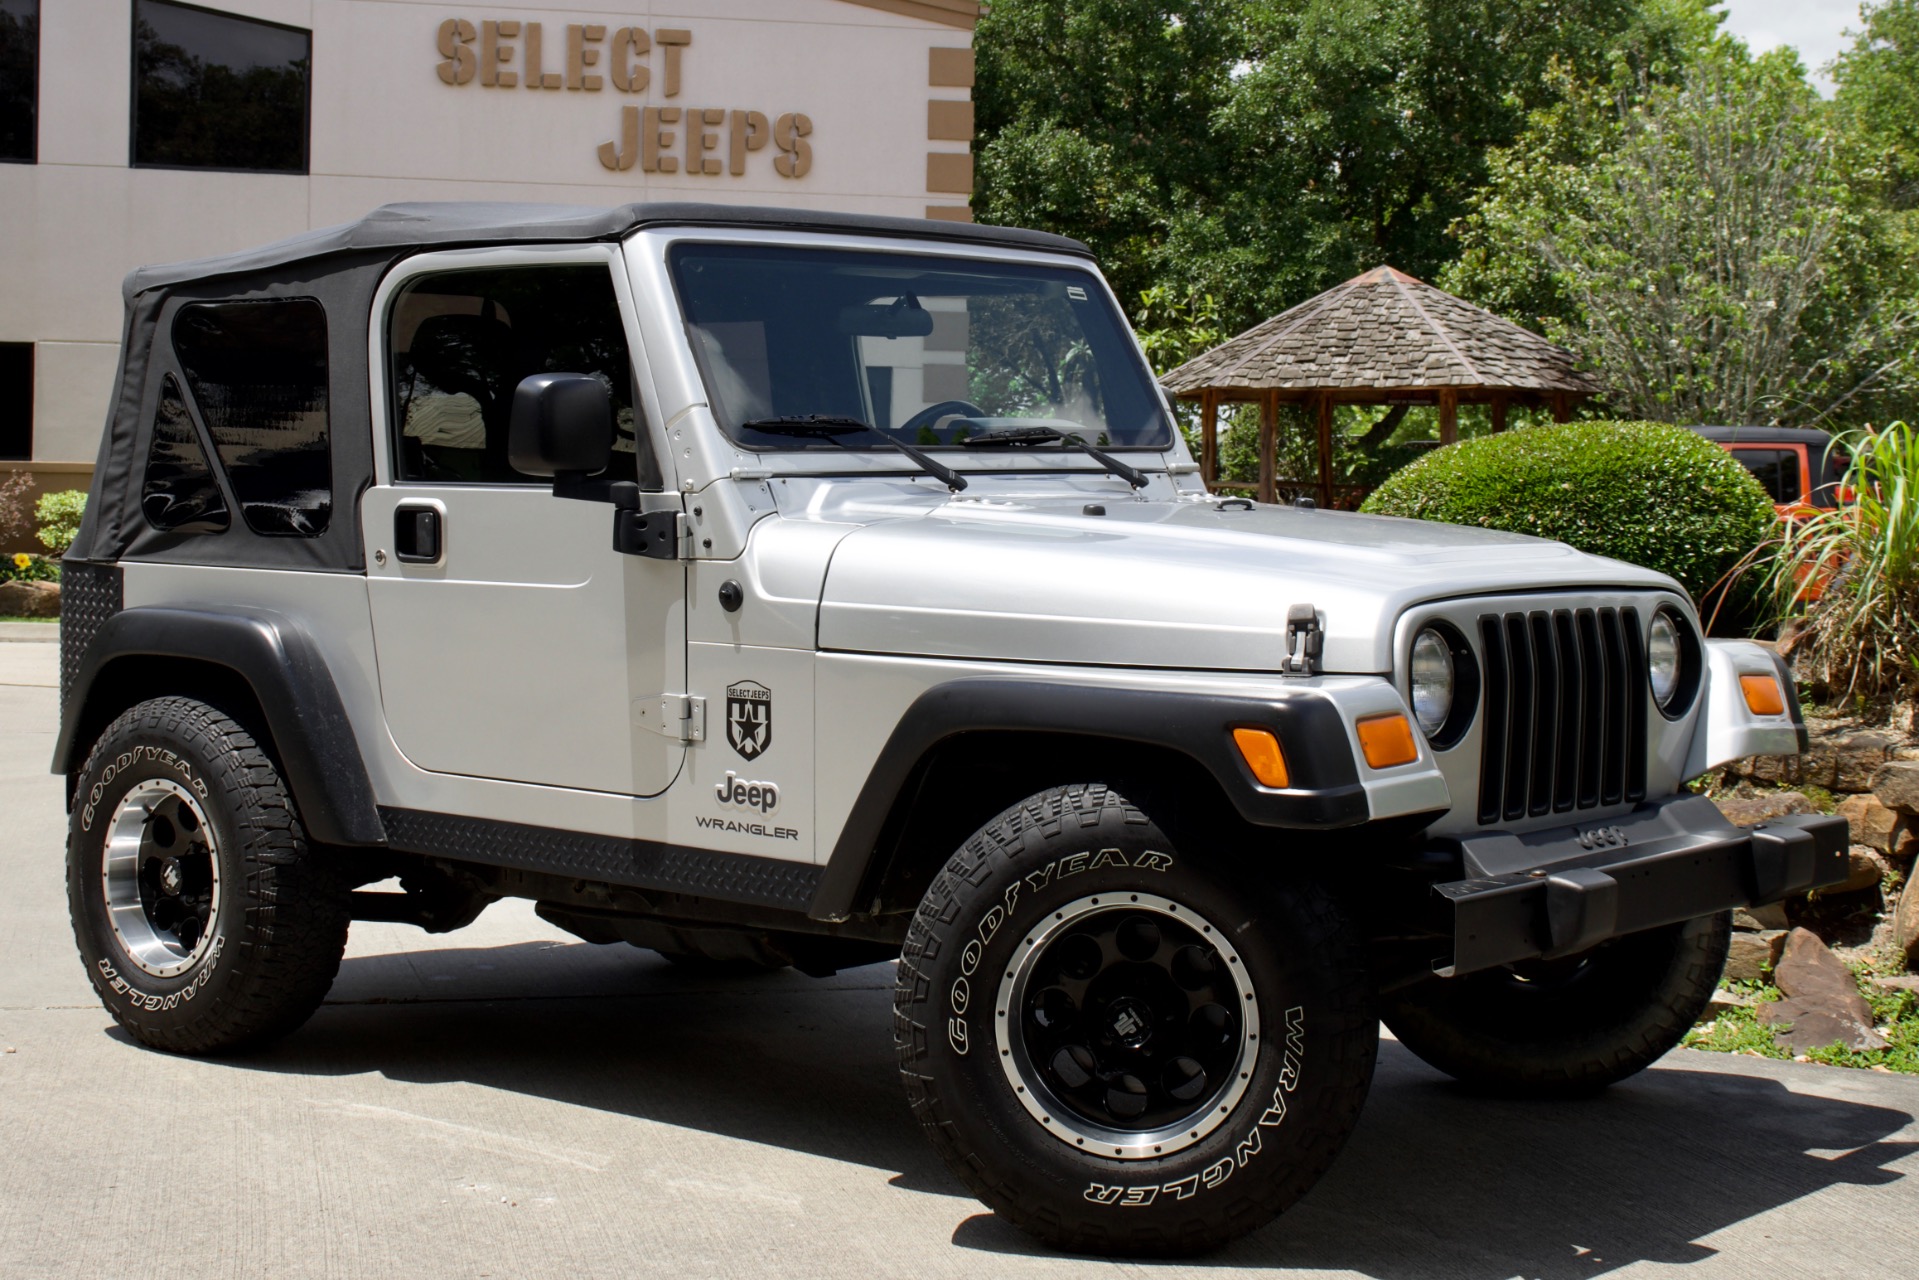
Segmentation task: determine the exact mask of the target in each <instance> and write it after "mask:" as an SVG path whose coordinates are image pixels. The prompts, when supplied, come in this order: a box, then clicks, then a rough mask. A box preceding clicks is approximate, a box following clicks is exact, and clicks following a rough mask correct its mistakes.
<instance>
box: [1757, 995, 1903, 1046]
mask: <svg viewBox="0 0 1919 1280" xmlns="http://www.w3.org/2000/svg"><path fill="white" fill-rule="evenodd" d="M1860 1003H1862V1004H1863V1003H1865V1002H1864V1001H1863V1000H1862V1001H1860ZM1758 1018H1759V1021H1761V1022H1763V1023H1766V1024H1768V1025H1769V1026H1771V1027H1772V1038H1773V1039H1775V1040H1777V1041H1778V1042H1779V1043H1780V1044H1782V1045H1784V1046H1785V1047H1786V1048H1788V1049H1791V1050H1792V1051H1793V1052H1795V1053H1806V1052H1809V1051H1811V1050H1813V1049H1823V1048H1825V1047H1826V1046H1827V1045H1832V1044H1836V1045H1838V1046H1839V1047H1840V1048H1842V1049H1850V1050H1852V1051H1853V1052H1854V1053H1870V1052H1871V1051H1873V1050H1874V1049H1886V1048H1890V1047H1891V1041H1889V1040H1887V1039H1886V1038H1885V1037H1884V1036H1882V1035H1880V1034H1879V1033H1878V1032H1877V1031H1875V1030H1873V1028H1872V1019H1871V1015H1870V1014H1868V1015H1867V1018H1866V1020H1865V1021H1864V1022H1861V1021H1860V1020H1858V1019H1857V1018H1854V1017H1851V1016H1850V1015H1848V1014H1846V1013H1842V1012H1840V1011H1839V1010H1836V1009H1834V1008H1831V1007H1829V1006H1826V1005H1822V1004H1820V1003H1818V1002H1817V1001H1813V1000H1805V999H1800V998H1798V997H1789V998H1787V999H1785V1000H1781V1001H1778V1002H1777V1003H1775V1004H1762V1005H1760V1006H1759V1014H1758Z"/></svg>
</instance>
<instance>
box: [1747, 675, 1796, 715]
mask: <svg viewBox="0 0 1919 1280" xmlns="http://www.w3.org/2000/svg"><path fill="white" fill-rule="evenodd" d="M1739 692H1741V693H1743V694H1745V695H1746V710H1748V711H1750V712H1752V713H1753V714H1754V715H1756V716H1776V715H1778V714H1779V713H1780V712H1782V711H1784V710H1785V709H1786V702H1785V699H1783V698H1781V697H1780V696H1779V681H1778V679H1777V678H1775V677H1773V676H1740V677H1739Z"/></svg>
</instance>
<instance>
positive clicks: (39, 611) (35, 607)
mask: <svg viewBox="0 0 1919 1280" xmlns="http://www.w3.org/2000/svg"><path fill="white" fill-rule="evenodd" d="M0 615H8V616H11V617H16V618H57V617H59V616H60V584H59V583H57V582H0Z"/></svg>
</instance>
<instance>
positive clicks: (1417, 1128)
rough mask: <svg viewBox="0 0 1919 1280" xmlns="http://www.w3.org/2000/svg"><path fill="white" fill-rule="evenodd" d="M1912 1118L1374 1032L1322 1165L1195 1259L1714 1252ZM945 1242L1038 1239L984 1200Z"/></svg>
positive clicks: (1320, 1264) (1851, 1173) (1553, 1263)
mask: <svg viewBox="0 0 1919 1280" xmlns="http://www.w3.org/2000/svg"><path fill="white" fill-rule="evenodd" d="M1912 1121H1913V1117H1912V1116H1911V1115H1910V1114H1908V1113H1907V1112H1905V1111H1901V1110H1895V1109H1893V1108H1889V1107H1878V1106H1869V1105H1865V1104H1862V1103H1857V1102H1846V1101H1840V1100H1835V1099H1830V1098H1820V1097H1812V1096H1808V1095H1806V1094H1797V1093H1793V1092H1791V1091H1790V1090H1788V1089H1787V1088H1786V1087H1785V1086H1784V1085H1783V1084H1781V1083H1779V1082H1778V1081H1775V1080H1769V1079H1755V1078H1753V1077H1750V1076H1735V1075H1724V1074H1720V1073H1718V1072H1709V1071H1687V1070H1683V1069H1679V1070H1674V1069H1665V1070H1655V1071H1648V1072H1645V1073H1643V1074H1641V1075H1639V1076H1635V1077H1634V1078H1633V1079H1631V1080H1629V1081H1627V1082H1625V1083H1624V1084H1621V1085H1618V1086H1616V1087H1614V1088H1613V1089H1611V1090H1609V1091H1608V1092H1607V1093H1605V1094H1603V1095H1601V1096H1600V1097H1598V1098H1593V1099H1589V1100H1585V1101H1580V1102H1570V1103H1568V1102H1559V1103H1526V1102H1502V1101H1497V1100H1491V1099H1487V1098H1484V1097H1475V1096H1472V1095H1470V1094H1468V1093H1466V1092H1465V1091H1464V1090H1462V1089H1460V1088H1458V1087H1457V1086H1455V1085H1453V1084H1452V1083H1451V1082H1450V1081H1447V1080H1445V1079H1444V1078H1443V1077H1441V1076H1439V1075H1438V1074H1437V1073H1436V1072H1433V1071H1432V1070H1431V1069H1429V1068H1427V1067H1426V1066H1425V1065H1424V1064H1422V1063H1420V1062H1419V1061H1418V1060H1417V1059H1416V1058H1414V1057H1413V1056H1412V1054H1411V1053H1409V1052H1407V1051H1406V1050H1405V1049H1403V1048H1401V1047H1400V1046H1399V1045H1398V1044H1396V1043H1393V1042H1390V1041H1387V1042H1382V1043H1381V1045H1380V1063H1379V1075H1378V1077H1377V1078H1376V1080H1375V1082H1374V1085H1373V1091H1372V1096H1371V1098H1370V1099H1369V1101H1368V1102H1367V1108H1366V1113H1365V1116H1364V1118H1363V1119H1362V1120H1361V1122H1360V1128H1359V1130H1358V1132H1357V1133H1355V1134H1354V1136H1353V1140H1352V1142H1351V1143H1350V1144H1349V1145H1348V1146H1347V1148H1346V1150H1345V1152H1344V1153H1343V1154H1342V1155H1341V1156H1340V1158H1339V1160H1338V1162H1337V1163H1336V1164H1335V1165H1334V1166H1333V1170H1332V1172H1331V1173H1330V1174H1328V1175H1327V1177H1326V1179H1325V1180H1324V1181H1323V1182H1321V1183H1320V1184H1319V1186H1318V1187H1317V1188H1315V1189H1314V1190H1313V1192H1312V1193H1311V1194H1310V1195H1308V1196H1307V1197H1306V1199H1305V1200H1303V1201H1301V1202H1300V1203H1299V1204H1298V1205H1296V1206H1294V1208H1293V1209H1291V1210H1290V1211H1289V1212H1287V1213H1286V1214H1285V1215H1284V1216H1283V1217H1282V1218H1280V1219H1279V1221H1277V1222H1275V1223H1274V1224H1273V1225H1272V1226H1270V1227H1267V1228H1266V1229H1265V1230H1263V1231H1259V1232H1256V1233H1254V1234H1253V1235H1252V1236H1250V1237H1248V1238H1247V1239H1245V1240H1243V1241H1240V1242H1239V1243H1238V1244H1235V1245H1233V1246H1231V1247H1229V1248H1227V1249H1226V1250H1224V1251H1222V1252H1220V1253H1218V1254H1214V1255H1212V1256H1210V1257H1207V1258H1202V1259H1198V1260H1196V1261H1197V1262H1199V1263H1200V1264H1201V1265H1210V1266H1217V1267H1270V1266H1286V1267H1300V1268H1325V1269H1328V1270H1333V1271H1356V1272H1359V1273H1361V1274H1363V1275H1367V1276H1372V1277H1376V1278H1377V1280H1434V1278H1435V1277H1449V1276H1459V1277H1472V1278H1473V1280H1503V1278H1504V1277H1508V1276H1527V1277H1531V1278H1532V1280H1573V1278H1574V1277H1585V1276H1598V1275H1604V1274H1606V1273H1607V1272H1610V1271H1613V1270H1615V1269H1617V1268H1620V1267H1625V1266H1629V1265H1631V1264H1634V1263H1638V1262H1653V1263H1687V1262H1696V1261H1699V1260H1701V1259H1704V1258H1710V1257H1712V1256H1713V1254H1714V1252H1715V1251H1714V1250H1713V1249H1712V1248H1710V1247H1708V1246H1706V1245H1702V1244H1698V1243H1696V1242H1697V1241H1699V1240H1701V1239H1703V1238H1704V1237H1707V1236H1710V1235H1712V1234H1713V1233H1715V1232H1718V1231H1722V1230H1724V1229H1726V1228H1727V1227H1730V1226H1733V1225H1734V1224H1736V1223H1739V1222H1743V1221H1744V1220H1746V1219H1748V1218H1751V1217H1753V1216H1755V1215H1757V1214H1761V1213H1764V1212H1766V1211H1767V1210H1770V1209H1774V1208H1777V1207H1779V1206H1781V1205H1785V1204H1788V1203H1790V1202H1792V1201H1794V1200H1797V1199H1799V1198H1801V1197H1803V1196H1808V1195H1812V1194H1813V1193H1815V1192H1818V1191H1821V1190H1824V1189H1825V1188H1827V1187H1831V1186H1834V1185H1836V1184H1844V1183H1854V1184H1863V1185H1868V1186H1877V1185H1882V1184H1884V1183H1888V1182H1895V1181H1898V1180H1899V1179H1900V1178H1902V1177H1904V1176H1905V1175H1904V1174H1901V1173H1899V1172H1897V1171H1894V1170H1890V1169H1887V1168H1885V1166H1886V1165H1887V1164H1889V1163H1890V1162H1892V1161H1894V1160H1898V1159H1900V1158H1901V1157H1903V1156H1905V1155H1907V1154H1909V1153H1911V1152H1912V1151H1914V1150H1915V1149H1919V1143H1915V1142H1903V1141H1902V1142H1888V1141H1885V1140H1884V1139H1885V1138H1886V1137H1887V1136H1888V1135H1890V1134H1894V1133H1897V1132H1899V1131H1900V1130H1901V1129H1903V1128H1905V1127H1906V1126H1907V1125H1908V1124H1910V1123H1912ZM953 1242H954V1243H955V1244H958V1245H962V1246H965V1247H970V1248H974V1249H980V1250H984V1251H987V1252H996V1253H1021V1254H1024V1253H1037V1252H1039V1250H1038V1249H1037V1248H1036V1246H1034V1244H1033V1243H1032V1242H1031V1241H1030V1240H1028V1239H1027V1238H1026V1237H1024V1236H1022V1235H1021V1234H1019V1233H1018V1232H1017V1231H1015V1230H1014V1229H1013V1228H1011V1227H1010V1226H1008V1225H1006V1224H1005V1223H1002V1222H1000V1221H999V1220H998V1219H997V1218H994V1217H992V1216H991V1215H989V1214H979V1215H976V1216H974V1217H972V1218H969V1219H968V1220H967V1221H965V1222H964V1223H962V1224H960V1227H959V1229H958V1230H957V1231H956V1232H955V1233H954V1235H953ZM1187 1265H1191V1264H1190V1263H1189V1264H1187Z"/></svg>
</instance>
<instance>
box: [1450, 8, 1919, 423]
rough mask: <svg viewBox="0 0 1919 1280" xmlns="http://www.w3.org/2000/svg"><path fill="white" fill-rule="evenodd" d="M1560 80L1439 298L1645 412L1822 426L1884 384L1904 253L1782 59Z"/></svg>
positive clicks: (1896, 361) (1719, 58)
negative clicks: (1467, 307)
mask: <svg viewBox="0 0 1919 1280" xmlns="http://www.w3.org/2000/svg"><path fill="white" fill-rule="evenodd" d="M1559 74H1560V76H1561V78H1562V83H1563V84H1564V86H1565V87H1564V90H1563V93H1562V95H1561V98H1560V101H1559V102H1557V103H1556V104H1555V105H1554V106H1552V107H1550V108H1548V109H1545V110H1542V111H1539V112H1535V113H1534V115H1533V117H1532V120H1531V122H1530V124H1529V125H1528V127H1527V129H1526V131H1525V133H1524V134H1523V135H1522V136H1521V137H1520V139H1519V140H1518V141H1517V142H1516V143H1515V144H1514V145H1512V146H1511V147H1508V148H1503V149H1500V150H1498V151H1496V152H1495V153H1494V154H1493V156H1492V158H1491V162H1490V163H1491V174H1490V178H1489V181H1488V184H1487V186H1486V187H1485V188H1484V189H1483V190H1482V191H1481V192H1480V193H1479V195H1478V196H1477V197H1476V198H1475V200H1474V205H1473V210H1472V213H1471V214H1470V215H1469V216H1468V217H1467V218H1466V219H1465V220H1464V222H1463V223H1462V226H1461V232H1462V234H1461V242H1462V249H1463V252H1462V254H1461V257H1460V258H1459V260H1458V261H1457V262H1456V263H1454V264H1453V265H1452V266H1451V267H1450V268H1449V269H1448V270H1447V271H1446V272H1445V273H1444V274H1443V275H1442V277H1441V283H1442V284H1443V285H1445V286H1446V287H1448V288H1450V289H1453V290H1455V291H1457V292H1460V293H1462V294H1464V295H1465V296H1467V297H1470V298H1473V299H1474V300H1475V301H1479V302H1481V303H1483V304H1485V305H1488V306H1491V307H1492V308H1493V309H1494V310H1498V311H1502V312H1504V313H1505V314H1508V315H1512V316H1514V317H1515V318H1517V319H1519V320H1520V321H1521V322H1523V323H1530V324H1533V325H1534V326H1536V327H1538V328H1540V329H1542V330H1543V331H1544V332H1545V333H1546V334H1547V335H1548V336H1550V337H1552V338H1554V339H1555V340H1557V341H1560V342H1563V343H1565V344H1566V345H1567V346H1569V347H1571V348H1572V349H1573V350H1574V351H1575V352H1576V353H1578V354H1579V355H1580V356H1581V357H1582V358H1583V360H1584V362H1585V363H1586V365H1587V366H1588V367H1589V368H1590V369H1591V370H1592V371H1593V372H1594V373H1595V374H1596V375H1597V376H1598V377H1599V378H1600V380H1601V381H1602V382H1603V383H1604V384H1605V387H1606V400H1607V402H1608V403H1609V404H1610V405H1611V407H1612V408H1613V409H1614V410H1615V411H1618V412H1622V413H1627V414H1630V415H1632V416H1635V417H1640V418H1646V419H1654V420H1659V421H1667V422H1726V423H1764V422H1780V421H1813V420H1818V419H1820V418H1822V417H1823V416H1825V415H1827V414H1830V413H1832V412H1833V411H1835V410H1838V409H1840V408H1842V407H1843V406H1846V405H1848V404H1849V403H1850V402H1853V401H1856V400H1859V399H1860V397H1862V396H1867V395H1870V394H1873V393H1883V392H1884V391H1885V390H1886V389H1887V388H1888V386H1889V384H1888V383H1887V382H1886V378H1887V375H1888V374H1891V373H1893V372H1894V371H1896V370H1897V369H1898V368H1899V365H1900V363H1901V359H1902V356H1903V354H1904V352H1905V350H1906V349H1907V348H1908V347H1909V346H1910V341H1911V338H1910V330H1911V327H1912V315H1911V311H1910V308H1909V307H1908V306H1907V305H1906V303H1905V296H1904V290H1903V289H1902V288H1901V287H1899V286H1900V282H1899V281H1898V280H1897V279H1896V276H1897V272H1898V267H1897V260H1896V257H1895V256H1894V255H1892V254H1891V253H1890V252H1889V249H1890V245H1889V242H1888V241H1887V240H1886V238H1885V234H1884V233H1885V226H1884V224H1883V221H1882V220H1881V219H1879V218H1878V217H1877V216H1876V214H1875V211H1874V210H1873V208H1872V207H1871V205H1870V203H1869V201H1867V200H1866V199H1864V198H1863V193H1862V191H1861V188H1860V185H1859V183H1858V182H1857V181H1856V175H1855V173H1854V172H1853V171H1852V170H1850V169H1849V168H1848V167H1847V166H1845V165H1844V164H1843V163H1842V159H1843V157H1842V146H1843V143H1842V139H1841V136H1840V134H1839V133H1838V131H1837V129H1836V128H1835V120H1834V116H1833V114H1832V113H1831V112H1829V111H1827V110H1825V109H1824V107H1823V104H1821V103H1820V102H1819V100H1818V98H1817V95H1816V94H1815V93H1814V92H1813V90H1812V88H1811V87H1810V86H1809V85H1808V84H1807V83H1806V80H1805V77H1804V74H1803V72H1802V70H1801V68H1800V66H1799V64H1798V61H1797V60H1796V58H1795V57H1794V56H1793V54H1792V52H1791V51H1790V50H1778V51H1775V52H1774V53H1770V54H1767V55H1764V56H1761V57H1758V58H1754V57H1751V56H1750V55H1749V54H1748V53H1747V51H1746V48H1745V46H1744V45H1743V44H1741V43H1739V42H1738V41H1737V40H1734V39H1732V38H1730V37H1723V36H1722V37H1718V38H1715V39H1712V40H1709V41H1707V42H1706V43H1705V44H1704V45H1703V46H1701V47H1699V48H1698V49H1696V50H1693V51H1691V53H1690V56H1689V57H1687V58H1686V59H1685V60H1684V61H1683V63H1682V64H1680V65H1678V66H1676V67H1675V66H1671V65H1669V64H1664V63H1660V62H1653V63H1651V64H1649V65H1642V66H1640V67H1637V68H1635V67H1633V66H1631V65H1630V64H1628V63H1626V62H1624V61H1620V62H1617V63H1616V64H1615V65H1614V67H1613V70H1612V73H1611V74H1610V75H1609V76H1608V77H1607V78H1606V79H1604V80H1601V81H1595V82H1584V83H1581V82H1575V81H1573V80H1572V79H1571V78H1570V76H1568V75H1566V73H1564V72H1563V71H1562V72H1560V73H1559ZM1854 407H1855V408H1857V407H1858V406H1854Z"/></svg>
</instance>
